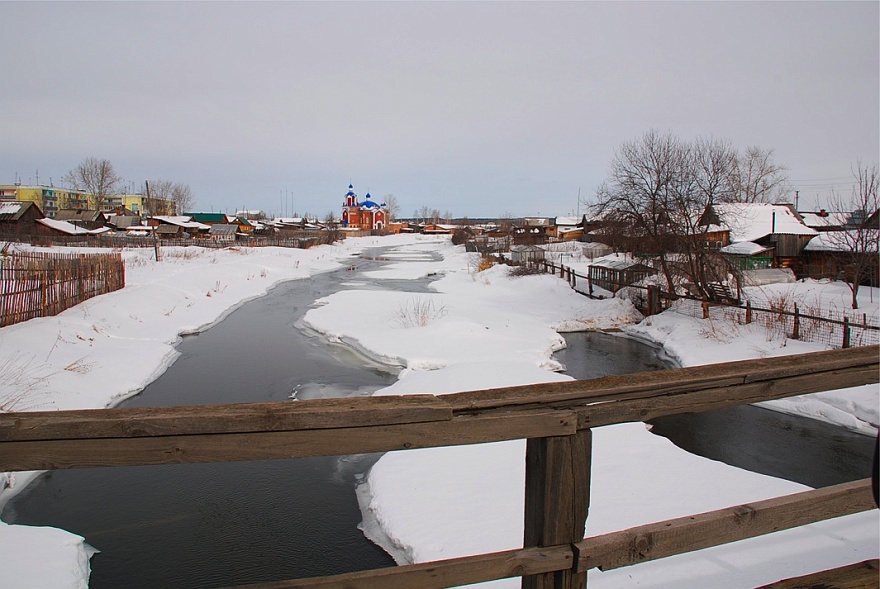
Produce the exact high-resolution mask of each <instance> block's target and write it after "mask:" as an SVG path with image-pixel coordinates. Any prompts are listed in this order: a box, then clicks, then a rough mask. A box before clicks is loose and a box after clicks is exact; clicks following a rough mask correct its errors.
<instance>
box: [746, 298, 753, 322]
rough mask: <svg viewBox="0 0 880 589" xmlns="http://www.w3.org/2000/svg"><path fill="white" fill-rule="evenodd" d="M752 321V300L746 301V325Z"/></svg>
mask: <svg viewBox="0 0 880 589" xmlns="http://www.w3.org/2000/svg"><path fill="white" fill-rule="evenodd" d="M751 322H752V301H746V325H748V324H749V323H751Z"/></svg>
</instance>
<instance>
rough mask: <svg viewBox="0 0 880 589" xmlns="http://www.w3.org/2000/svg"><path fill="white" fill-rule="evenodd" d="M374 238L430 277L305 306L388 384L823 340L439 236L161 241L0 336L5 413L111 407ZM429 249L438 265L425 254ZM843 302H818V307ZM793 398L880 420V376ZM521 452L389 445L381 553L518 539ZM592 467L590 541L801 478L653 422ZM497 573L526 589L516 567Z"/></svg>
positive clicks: (366, 494) (730, 561)
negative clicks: (703, 445)
mask: <svg viewBox="0 0 880 589" xmlns="http://www.w3.org/2000/svg"><path fill="white" fill-rule="evenodd" d="M377 245H381V246H383V247H384V246H390V247H396V248H397V249H396V250H394V251H393V252H388V253H386V254H384V257H385V258H388V259H392V260H394V261H393V263H391V264H389V265H388V266H386V267H384V268H383V269H381V270H377V271H375V272H373V273H372V275H371V278H378V279H382V278H387V279H406V278H416V277H422V276H436V277H437V280H436V281H435V282H433V283H432V291H433V292H431V293H428V294H425V293H421V294H416V293H402V292H399V291H377V290H348V291H343V292H339V293H337V294H334V295H331V296H329V297H327V298H325V299H323V300H321V301H319V303H318V304H317V305H316V307H315V308H314V309H312V310H310V311H309V312H308V313H307V315H306V317H305V318H304V323H305V324H306V325H307V326H308V327H310V328H311V329H313V330H316V331H318V332H321V333H323V334H325V336H326V337H328V338H330V339H333V340H336V341H340V342H345V343H347V344H349V345H351V346H353V347H355V348H357V349H358V350H360V351H361V352H362V353H364V354H367V355H369V356H371V357H373V358H375V359H377V360H380V361H383V362H387V363H393V364H397V365H400V366H403V367H404V370H403V371H402V372H401V374H400V378H399V381H398V382H397V383H396V384H395V385H393V386H391V387H389V388H387V389H385V390H384V391H380V392H379V393H377V394H407V393H414V392H419V393H435V394H444V393H448V392H456V391H462V390H469V389H470V390H473V389H481V388H489V387H499V386H509V385H517V384H527V383H537V382H549V381H556V380H562V379H567V378H568V377H567V376H564V375H562V374H559V373H558V372H554V371H553V370H554V369H558V368H559V367H558V365H557V363H556V362H554V360H553V359H552V358H551V354H552V353H553V351H554V350H557V349H559V348H560V347H561V346H563V345H564V340H562V338H561V336H560V335H559V332H561V331H575V330H584V329H609V328H621V329H624V330H625V331H626V332H628V333H630V334H632V335H633V336H637V337H640V338H644V339H648V340H651V341H655V342H658V343H661V344H662V345H664V347H665V348H666V350H667V351H668V352H669V353H670V354H671V355H673V356H674V357H675V358H677V359H678V361H679V362H680V363H681V364H682V365H695V364H703V363H710V362H719V361H727V360H734V359H741V358H743V359H744V358H755V357H762V356H773V355H782V354H792V353H799V352H806V351H812V350H818V349H821V348H820V347H819V346H817V345H813V344H802V343H800V342H792V341H789V340H780V339H774V338H773V337H768V334H766V333H763V332H761V331H760V330H759V329H757V328H755V327H751V326H750V329H748V330H743V329H742V328H739V330H738V331H736V332H735V333H727V332H723V335H722V331H721V330H720V329H714V330H708V331H707V329H706V327H705V325H702V324H701V322H700V320H697V319H691V318H689V317H686V316H684V315H678V314H675V313H666V314H664V315H662V316H658V317H652V318H650V319H648V320H644V321H641V317H640V316H639V315H638V313H637V312H636V311H635V310H634V309H633V308H632V307H631V306H630V305H629V304H628V303H625V302H623V301H620V300H605V301H594V300H590V299H587V298H586V297H582V296H580V295H577V294H576V293H574V292H572V291H571V289H570V288H569V287H568V285H567V284H566V283H564V282H563V281H561V280H559V279H558V278H554V277H552V276H549V275H543V276H527V277H521V278H513V277H510V276H508V274H507V271H506V268H505V267H502V266H496V267H493V268H491V269H489V270H487V271H484V272H477V269H476V264H475V262H474V260H473V259H472V258H471V257H470V255H468V254H465V253H464V252H463V250H462V249H461V248H457V247H454V246H452V245H451V244H449V242H448V241H447V240H446V239H445V238H444V237H442V236H438V237H428V236H395V237H384V238H360V239H348V240H346V241H345V242H344V243H342V244H338V245H333V246H321V247H318V248H313V249H310V250H288V249H276V248H265V249H258V250H221V251H213V250H211V251H206V250H201V249H198V248H188V249H175V248H169V249H166V250H164V256H163V260H162V261H161V262H159V263H157V262H155V261H154V260H152V250H149V249H145V250H131V251H128V250H127V251H126V252H125V254H124V255H125V257H126V265H127V286H126V288H125V289H123V290H122V291H119V292H116V293H111V294H108V295H104V296H101V297H97V298H95V299H92V300H90V301H87V302H86V303H84V304H82V305H78V306H77V307H75V308H73V309H69V310H68V311H65V312H64V313H62V314H61V315H58V316H56V317H50V318H44V319H35V320H32V321H28V322H26V323H23V324H19V325H16V326H11V327H5V328H3V329H2V330H0V366H3V367H4V368H2V369H0V372H2V374H0V383H2V384H0V387H2V388H0V404H4V403H5V404H12V405H14V406H13V407H12V409H13V410H28V409H30V410H36V409H40V410H42V409H54V408H57V409H70V408H83V407H105V406H108V405H112V404H114V403H116V402H118V401H119V400H121V399H123V398H125V397H127V396H130V395H132V394H136V393H137V392H138V391H139V390H141V389H142V388H143V387H144V386H145V385H146V384H147V383H149V382H150V381H152V380H153V379H155V378H156V377H157V376H158V375H159V374H161V372H162V371H163V370H164V369H165V368H166V367H167V366H168V365H169V364H170V363H171V362H173V360H174V359H175V357H176V352H175V349H174V345H175V343H176V342H177V341H178V339H179V337H180V335H181V334H183V333H191V332H195V331H199V330H203V329H205V328H207V327H208V326H210V325H212V324H213V323H216V322H217V321H219V320H221V319H222V318H223V317H224V316H225V315H226V314H227V313H228V312H229V311H230V310H231V309H233V308H234V307H235V306H237V305H238V304H240V303H241V302H243V301H245V300H248V299H250V298H253V297H256V296H260V295H261V294H263V293H265V292H266V291H267V290H268V289H269V288H270V287H271V286H272V285H274V284H276V283H278V282H280V281H283V280H291V279H299V278H306V277H308V276H310V275H312V274H314V273H317V272H322V271H327V270H330V269H334V268H338V267H339V266H340V265H349V264H351V263H352V259H353V256H355V255H356V254H357V253H358V252H359V251H362V250H364V249H366V248H369V247H372V246H377ZM430 252H439V253H440V254H442V260H440V261H433V259H432V256H431V255H428V254H430ZM789 286H792V285H789ZM795 287H796V286H795ZM843 289H844V290H845V287H843ZM826 290H827V289H826ZM847 292H848V291H847ZM843 294H844V295H845V294H846V293H843ZM878 295H880V293H877V292H876V291H875V292H873V293H866V294H865V301H866V303H865V304H866V306H868V308H870V309H874V308H875V307H876V306H877V303H876V301H878V300H880V299H878ZM831 298H833V297H832V296H831V295H830V294H829V293H827V292H826V293H825V294H823V295H822V300H823V302H824V301H825V300H826V299H831ZM352 305H356V306H357V308H358V309H361V310H363V311H364V312H363V313H362V315H360V317H361V319H362V320H360V321H358V322H351V321H346V320H345V317H346V316H347V310H348V309H351V308H352ZM132 358H137V359H138V360H137V362H132V361H131V359H132ZM121 367H124V370H122V369H121ZM7 371H8V372H7ZM4 375H7V376H11V377H10V378H5V377H4ZM786 409H787V410H796V411H800V412H803V413H806V414H809V415H811V416H814V417H817V418H821V419H827V420H833V421H836V422H838V423H843V424H844V425H846V426H847V427H850V428H852V429H856V430H859V431H863V432H874V431H876V427H877V423H878V421H880V420H878V417H877V414H878V387H876V386H873V387H860V390H856V391H852V390H851V391H845V392H842V393H840V392H835V393H827V394H825V395H824V397H823V396H811V397H810V398H804V399H796V400H794V401H788V402H787V406H786ZM524 449H525V443H524V442H522V441H515V442H504V443H498V444H484V445H478V446H467V447H455V448H438V449H428V450H413V451H407V452H396V453H389V454H386V455H385V456H384V457H383V458H382V459H381V460H380V461H379V462H378V463H377V464H376V465H375V466H374V467H373V469H372V470H371V472H370V475H369V477H368V481H367V483H366V484H365V485H364V486H362V488H361V489H360V491H361V493H360V494H361V497H362V501H363V505H362V507H363V510H364V512H365V516H366V517H365V521H366V522H368V523H369V522H373V524H374V525H373V526H370V525H368V526H367V528H368V530H367V531H368V534H369V535H371V537H375V538H377V539H379V538H380V537H381V538H385V541H386V542H389V543H391V544H393V546H389V548H390V549H391V551H392V552H393V553H394V554H395V556H396V558H398V560H399V561H401V562H419V561H425V560H435V559H440V558H451V557H454V556H460V555H464V554H473V553H479V552H486V551H493V550H502V549H507V548H514V547H517V546H519V545H521V542H522V503H523V488H522V487H523V485H522V481H523V476H524V464H523V459H524V451H525V450H524ZM593 470H594V474H593V486H592V502H591V512H590V518H589V520H588V524H587V533H588V534H591V535H592V534H599V533H603V532H607V531H612V530H615V529H622V528H626V527H629V526H633V525H638V524H641V523H648V522H651V521H656V520H659V519H664V518H668V517H675V516H679V515H684V514H687V513H694V512H697V511H705V510H709V509H715V508H719V507H724V506H728V505H734V504H738V503H743V502H748V501H753V500H758V499H762V498H766V497H770V496H775V495H781V494H786V493H792V492H796V491H799V490H803V489H804V487H803V486H801V485H797V484H794V483H790V482H787V481H782V480H779V479H774V478H771V477H766V476H763V475H757V474H754V473H749V472H746V471H742V470H739V469H736V468H733V467H729V466H727V465H724V464H720V463H717V462H714V461H710V460H706V459H703V458H699V457H695V456H691V455H689V454H687V453H685V452H683V451H681V450H678V449H677V448H675V447H674V446H673V445H672V444H671V443H669V442H668V441H667V440H665V439H663V438H659V437H657V436H654V435H652V434H650V433H649V432H648V431H647V430H646V428H645V427H644V426H643V425H641V424H621V425H617V426H611V427H605V428H598V429H597V430H596V432H595V447H594V464H593ZM29 478H30V475H28V474H26V473H17V474H16V475H15V477H8V478H7V485H11V486H12V488H11V489H9V488H4V489H3V490H2V491H0V504H2V503H3V502H4V501H5V500H7V499H8V498H9V496H11V493H13V492H15V491H16V490H18V489H20V488H21V487H22V486H24V484H25V483H26V482H27V480H28V479H29ZM377 525H378V526H381V532H382V534H379V530H377V529H376V527H375V526H377ZM22 528H23V526H9V525H6V524H3V523H0V570H2V571H3V578H4V579H14V580H15V581H14V582H15V586H16V587H41V588H44V587H59V588H61V587H64V588H66V587H84V586H86V583H87V574H88V569H87V559H88V556H89V554H88V548H87V547H86V546H85V545H84V544H83V542H82V539H81V538H79V537H77V536H74V535H72V534H67V533H66V532H60V531H57V530H51V529H42V528H27V529H26V530H22ZM25 534H26V535H27V538H28V539H27V541H25V540H24V539H23V538H24V537H25ZM877 555H878V519H877V512H876V511H873V512H868V513H864V514H859V515H855V516H849V517H846V518H839V519H837V520H832V521H829V522H823V523H820V524H814V525H812V526H807V527H804V528H799V529H797V530H792V531H789V532H783V533H778V534H774V535H771V536H765V537H763V538H758V539H754V540H749V541H746V542H739V543H736V544H733V545H729V546H725V547H720V548H715V549H710V550H704V551H700V552H698V553H693V554H689V555H683V556H678V557H674V558H671V559H665V560H660V561H656V562H654V563H649V564H644V565H639V566H637V567H629V568H624V569H619V570H617V571H611V572H607V573H600V572H591V579H590V583H591V585H590V586H591V587H592V586H599V587H623V586H626V587H631V586H648V587H669V588H672V587H707V586H712V587H754V586H755V585H759V584H762V583H768V582H772V581H774V580H777V579H780V578H784V577H787V576H792V575H797V574H803V573H806V572H810V571H815V570H819V569H822V568H829V567H834V566H841V565H843V564H848V563H852V562H857V561H860V560H864V559H868V558H876V557H877ZM50 564H51V565H52V566H48V565H50ZM159 564H160V563H157V565H159ZM492 585H494V586H503V587H514V586H515V587H518V586H519V580H518V579H514V580H502V581H498V582H496V583H493V584H492Z"/></svg>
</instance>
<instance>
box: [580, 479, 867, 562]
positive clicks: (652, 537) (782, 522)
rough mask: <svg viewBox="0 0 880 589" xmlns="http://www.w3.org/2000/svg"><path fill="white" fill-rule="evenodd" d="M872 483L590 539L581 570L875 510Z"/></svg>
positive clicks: (846, 485)
mask: <svg viewBox="0 0 880 589" xmlns="http://www.w3.org/2000/svg"><path fill="white" fill-rule="evenodd" d="M874 508H875V505H874V497H873V494H872V491H871V480H870V479H863V480H861V481H854V482H851V483H844V484H841V485H835V486H832V487H825V488H822V489H816V490H813V491H805V492H803V493H796V494H794V495H787V496H784V497H775V498H773V499H767V500H764V501H756V502H754V503H750V504H745V505H738V506H736V507H729V508H726V509H719V510H716V511H710V512H706V513H701V514H697V515H692V516H687V517H681V518H676V519H671V520H667V521H663V522H656V523H651V524H647V525H644V526H638V527H635V528H630V529H628V530H622V531H619V532H612V533H610V534H604V535H602V536H595V537H592V538H586V539H584V540H583V541H581V542H578V543H576V544H575V550H576V558H577V570H578V571H581V572H583V571H586V570H588V569H591V568H595V567H598V568H600V569H602V570H609V569H614V568H618V567H623V566H629V565H633V564H637V563H640V562H646V561H649V560H655V559H658V558H665V557H667V556H673V555H675V554H681V553H683V552H690V551H693V550H701V549H703V548H709V547H712V546H718V545H720V544H726V543H728V542H736V541H738V540H744V539H746V538H753V537H755V536H761V535H763V534H769V533H771V532H778V531H780V530H787V529H789V528H794V527H797V526H803V525H806V524H810V523H813V522H816V521H820V520H825V519H830V518H833V517H840V516H843V515H850V514H853V513H859V512H862V511H868V510H870V509H874Z"/></svg>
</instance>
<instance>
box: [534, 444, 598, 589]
mask: <svg viewBox="0 0 880 589" xmlns="http://www.w3.org/2000/svg"><path fill="white" fill-rule="evenodd" d="M592 434H593V432H592V431H590V430H581V431H579V432H578V433H577V434H576V435H573V436H566V437H553V438H541V439H529V440H528V442H527V445H526V496H525V515H524V521H525V532H524V536H523V546H525V547H527V548H528V547H532V546H539V547H541V546H554V545H559V544H566V543H573V542H577V541H579V540H581V539H582V538H583V536H584V524H585V522H586V519H587V512H588V510H589V504H590V464H591V451H592V440H593V436H592ZM586 582H587V576H586V572H574V571H573V570H571V569H569V570H560V571H554V572H550V573H542V574H537V575H528V576H524V577H523V579H522V587H523V589H575V588H576V587H584V586H585V585H586Z"/></svg>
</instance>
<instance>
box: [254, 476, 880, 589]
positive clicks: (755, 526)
mask: <svg viewBox="0 0 880 589" xmlns="http://www.w3.org/2000/svg"><path fill="white" fill-rule="evenodd" d="M874 507H875V506H874V499H873V496H872V494H871V481H870V479H865V480H861V481H855V482H851V483H844V484H841V485H835V486H832V487H825V488H822V489H817V490H812V491H805V492H802V493H795V494H793V495H788V496H784V497H776V498H773V499H767V500H763V501H755V502H752V503H749V504H744V505H738V506H734V507H728V508H724V509H719V510H715V511H710V512H707V513H702V514H698V515H695V516H688V517H683V518H675V519H670V520H667V521H662V522H656V523H652V524H648V525H645V526H638V527H634V528H630V529H627V530H622V531H619V532H611V533H609V534H603V535H600V536H594V537H590V538H586V539H584V540H583V541H582V542H579V543H577V544H574V545H571V544H563V545H557V546H547V547H543V548H523V549H518V550H508V551H504V552H495V553H491V554H481V555H477V556H465V557H460V558H452V559H447V560H438V561H434V562H426V563H419V564H412V565H404V566H398V567H392V568H386V569H378V570H373V571H358V572H354V573H344V574H340V575H332V576H327V577H312V578H308V579H292V580H285V581H273V582H269V583H257V584H253V585H245V586H244V587H247V589H294V588H302V587H310V588H315V589H343V588H347V587H357V588H358V589H373V588H375V589H404V588H412V589H422V588H429V589H434V588H441V587H454V586H458V585H467V584H471V583H480V582H484V581H488V580H492V579H503V578H507V577H516V576H522V575H532V574H538V573H548V572H554V571H564V570H575V571H579V572H584V571H586V570H588V569H591V568H600V569H602V570H609V569H613V568H618V567H622V566H628V565H632V564H637V563H639V562H646V561H649V560H656V559H659V558H665V557H668V556H674V555H676V554H680V553H683V552H688V551H693V550H700V549H703V548H709V547H712V546H718V545H720V544H725V543H728V542H735V541H738V540H745V539H748V538H753V537H756V536H760V535H764V534H768V533H771V532H777V531H781V530H785V529H789V528H793V527H797V526H801V525H804V524H808V523H812V522H815V521H818V520H823V519H830V518H833V517H840V516H844V515H851V514H854V513H860V512H863V511H868V510H870V509H873V508H874Z"/></svg>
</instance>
